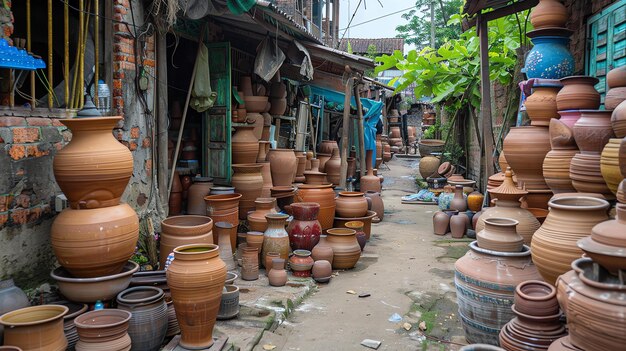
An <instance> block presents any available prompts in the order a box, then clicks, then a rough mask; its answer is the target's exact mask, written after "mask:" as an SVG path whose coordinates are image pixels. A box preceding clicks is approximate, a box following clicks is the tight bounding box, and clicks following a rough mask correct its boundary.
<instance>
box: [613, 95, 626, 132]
mask: <svg viewBox="0 0 626 351" xmlns="http://www.w3.org/2000/svg"><path fill="white" fill-rule="evenodd" d="M611 127H612V128H613V132H615V135H616V136H617V137H618V138H623V137H626V103H623V102H622V103H620V104H619V105H617V107H616V108H615V110H614V111H613V113H612V114H611Z"/></svg>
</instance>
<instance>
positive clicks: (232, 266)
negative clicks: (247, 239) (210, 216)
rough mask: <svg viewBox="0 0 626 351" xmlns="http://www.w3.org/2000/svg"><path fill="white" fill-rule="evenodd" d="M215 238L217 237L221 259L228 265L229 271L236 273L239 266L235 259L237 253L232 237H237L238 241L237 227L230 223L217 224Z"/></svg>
mask: <svg viewBox="0 0 626 351" xmlns="http://www.w3.org/2000/svg"><path fill="white" fill-rule="evenodd" d="M215 236H217V245H218V250H219V253H220V259H221V260H222V261H224V263H225V264H226V270H227V271H235V270H236V269H237V264H236V263H235V260H234V259H233V254H234V253H235V250H234V246H232V244H231V242H232V237H233V236H234V237H235V242H236V241H237V227H236V226H233V225H232V224H230V223H228V222H217V223H215Z"/></svg>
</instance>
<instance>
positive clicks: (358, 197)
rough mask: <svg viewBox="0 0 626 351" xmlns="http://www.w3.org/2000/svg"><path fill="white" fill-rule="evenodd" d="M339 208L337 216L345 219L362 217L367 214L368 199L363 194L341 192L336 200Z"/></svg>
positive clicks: (336, 210)
mask: <svg viewBox="0 0 626 351" xmlns="http://www.w3.org/2000/svg"><path fill="white" fill-rule="evenodd" d="M335 203H336V204H337V208H336V209H335V215H336V216H338V217H345V218H356V217H362V216H364V215H365V214H366V213H367V199H366V198H365V196H364V194H363V193H359V192H356V191H341V192H339V196H337V198H336V199H335Z"/></svg>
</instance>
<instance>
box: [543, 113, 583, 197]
mask: <svg viewBox="0 0 626 351" xmlns="http://www.w3.org/2000/svg"><path fill="white" fill-rule="evenodd" d="M550 145H551V148H552V150H550V151H549V152H548V153H547V154H546V158H545V159H544V160H543V177H544V179H545V180H546V184H548V186H549V187H550V190H552V192H553V193H554V194H559V193H569V192H575V191H576V189H575V188H574V186H573V185H572V180H571V178H570V177H569V168H570V164H571V162H572V158H573V157H574V156H575V155H576V154H577V153H578V147H577V146H576V141H575V140H574V134H573V131H572V129H571V128H570V127H568V126H567V125H566V124H565V123H563V122H562V121H560V120H557V119H552V120H551V121H550Z"/></svg>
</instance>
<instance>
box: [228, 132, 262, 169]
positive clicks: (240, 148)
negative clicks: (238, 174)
mask: <svg viewBox="0 0 626 351" xmlns="http://www.w3.org/2000/svg"><path fill="white" fill-rule="evenodd" d="M234 128H235V134H233V136H232V137H231V144H232V163H234V164H238V163H255V162H256V159H257V155H258V154H259V139H258V138H257V137H256V135H255V134H254V126H251V125H239V126H236V127H234Z"/></svg>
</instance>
